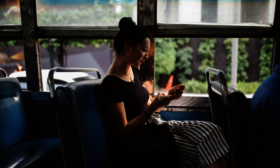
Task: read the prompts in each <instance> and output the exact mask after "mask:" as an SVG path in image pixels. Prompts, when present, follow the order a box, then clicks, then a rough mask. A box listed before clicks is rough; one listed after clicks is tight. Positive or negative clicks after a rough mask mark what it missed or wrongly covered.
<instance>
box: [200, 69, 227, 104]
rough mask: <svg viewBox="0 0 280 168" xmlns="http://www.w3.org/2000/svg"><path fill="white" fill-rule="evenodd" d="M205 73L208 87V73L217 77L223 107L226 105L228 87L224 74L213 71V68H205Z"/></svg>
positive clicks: (209, 81) (217, 70) (216, 70)
mask: <svg viewBox="0 0 280 168" xmlns="http://www.w3.org/2000/svg"><path fill="white" fill-rule="evenodd" d="M205 73H206V80H207V85H208V87H211V85H210V84H211V79H210V73H213V74H215V75H217V76H218V79H219V82H220V87H221V92H222V98H223V102H224V105H228V99H227V97H228V87H227V82H226V78H225V74H224V72H223V71H222V70H219V69H215V68H206V70H205Z"/></svg>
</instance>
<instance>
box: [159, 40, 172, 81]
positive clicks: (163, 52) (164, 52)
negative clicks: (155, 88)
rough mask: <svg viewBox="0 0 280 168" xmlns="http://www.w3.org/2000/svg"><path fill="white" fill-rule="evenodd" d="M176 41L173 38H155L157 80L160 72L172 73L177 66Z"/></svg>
mask: <svg viewBox="0 0 280 168" xmlns="http://www.w3.org/2000/svg"><path fill="white" fill-rule="evenodd" d="M176 47H177V45H176V43H175V41H174V39H173V38H157V39H156V40H155V54H156V57H155V81H156V83H157V81H158V79H159V75H160V74H170V73H171V72H172V71H173V70H174V68H175V60H176Z"/></svg>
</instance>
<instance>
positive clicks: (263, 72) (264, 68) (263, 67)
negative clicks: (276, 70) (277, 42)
mask: <svg viewBox="0 0 280 168" xmlns="http://www.w3.org/2000/svg"><path fill="white" fill-rule="evenodd" d="M262 44H263V45H262V48H261V56H260V64H259V67H260V78H259V80H260V81H261V82H262V81H264V80H265V79H266V78H267V77H268V76H269V75H270V74H271V58H272V51H273V38H263V39H262Z"/></svg>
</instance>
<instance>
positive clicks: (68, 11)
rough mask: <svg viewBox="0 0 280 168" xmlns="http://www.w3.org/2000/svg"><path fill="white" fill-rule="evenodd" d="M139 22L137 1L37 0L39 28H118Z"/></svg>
mask: <svg viewBox="0 0 280 168" xmlns="http://www.w3.org/2000/svg"><path fill="white" fill-rule="evenodd" d="M124 16H126V17H132V19H133V20H137V7H136V0H63V1H62V0H60V1H57V0H37V19H38V25H39V26H118V22H119V20H120V18H122V17H124Z"/></svg>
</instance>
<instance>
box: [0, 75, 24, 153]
mask: <svg viewBox="0 0 280 168" xmlns="http://www.w3.org/2000/svg"><path fill="white" fill-rule="evenodd" d="M0 137H1V138H0V150H2V149H5V148H7V147H9V146H12V145H14V144H16V143H19V142H21V141H23V140H25V139H26V137H27V123H26V116H25V112H24V107H23V101H22V91H21V87H20V84H19V82H18V80H17V79H15V78H0Z"/></svg>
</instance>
